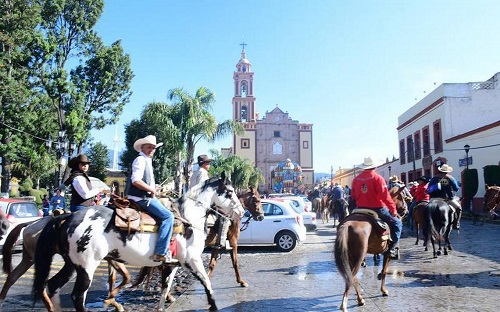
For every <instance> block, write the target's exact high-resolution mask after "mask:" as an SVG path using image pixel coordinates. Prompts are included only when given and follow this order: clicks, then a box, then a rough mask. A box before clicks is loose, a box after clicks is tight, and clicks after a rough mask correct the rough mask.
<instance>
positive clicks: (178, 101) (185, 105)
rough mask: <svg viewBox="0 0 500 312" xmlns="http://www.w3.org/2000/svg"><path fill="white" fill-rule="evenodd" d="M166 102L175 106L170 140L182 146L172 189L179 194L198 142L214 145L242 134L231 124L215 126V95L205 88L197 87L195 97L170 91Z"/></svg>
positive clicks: (228, 122)
mask: <svg viewBox="0 0 500 312" xmlns="http://www.w3.org/2000/svg"><path fill="white" fill-rule="evenodd" d="M168 99H169V100H170V101H173V102H174V106H173V109H172V115H171V116H170V117H171V119H172V122H173V124H174V125H175V126H176V128H177V129H178V137H177V138H173V140H176V139H177V143H178V146H182V148H180V149H179V152H178V155H177V173H176V176H175V188H176V190H177V191H178V192H180V189H181V188H180V185H181V176H182V178H183V180H184V183H185V184H186V186H187V187H189V179H190V177H191V172H192V170H191V167H192V164H193V162H194V151H195V147H196V144H197V143H198V142H200V140H202V139H203V140H205V141H207V142H214V141H216V140H217V139H220V138H223V137H225V136H226V135H229V134H231V133H233V132H235V133H237V134H242V133H243V131H244V130H243V127H242V126H241V125H240V124H239V123H237V122H234V121H232V120H226V121H223V122H221V123H217V121H216V119H215V117H214V116H213V115H212V113H211V111H212V107H213V103H215V94H214V93H213V92H212V91H210V90H209V89H208V88H206V87H200V88H199V89H198V90H197V91H196V94H195V96H194V97H193V96H192V95H190V94H189V93H188V92H186V91H185V90H184V89H182V88H175V89H172V90H170V91H169V93H168ZM183 156H184V159H185V163H184V164H183V163H182V159H183Z"/></svg>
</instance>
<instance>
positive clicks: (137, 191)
mask: <svg viewBox="0 0 500 312" xmlns="http://www.w3.org/2000/svg"><path fill="white" fill-rule="evenodd" d="M162 145H163V143H158V144H157V143H156V137H155V136H154V135H148V136H146V137H144V138H141V139H138V140H137V141H135V143H134V149H135V150H136V151H137V152H139V155H138V156H137V157H136V158H135V159H134V161H133V163H132V170H131V175H130V178H129V182H130V183H129V184H128V185H127V198H128V199H129V200H132V201H134V202H135V203H136V204H137V205H139V206H140V207H141V208H142V209H144V210H145V211H146V212H148V213H149V214H150V215H152V216H153V217H154V218H155V219H156V220H157V223H158V240H157V242H156V247H155V253H154V255H153V256H152V260H153V261H155V262H172V261H173V260H172V252H171V251H170V250H169V248H168V247H169V244H170V240H171V238H172V233H173V228H174V215H173V214H172V212H171V211H170V210H169V209H168V208H167V207H165V206H163V204H162V203H161V201H160V200H159V199H158V198H156V191H157V186H156V184H155V177H154V174H153V164H152V158H153V155H154V153H155V151H156V149H157V148H158V147H160V146H162Z"/></svg>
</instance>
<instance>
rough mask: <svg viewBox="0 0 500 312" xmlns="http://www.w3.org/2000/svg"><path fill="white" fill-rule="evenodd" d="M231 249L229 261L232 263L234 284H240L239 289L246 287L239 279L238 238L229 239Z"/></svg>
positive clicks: (245, 283) (243, 281)
mask: <svg viewBox="0 0 500 312" xmlns="http://www.w3.org/2000/svg"><path fill="white" fill-rule="evenodd" d="M231 247H233V249H232V250H231V251H230V253H229V254H230V255H231V261H232V263H233V268H234V274H235V275H236V282H237V283H238V284H240V286H241V287H248V283H247V282H246V281H245V280H243V279H242V278H241V275H240V268H239V265H238V238H237V237H234V236H233V237H231Z"/></svg>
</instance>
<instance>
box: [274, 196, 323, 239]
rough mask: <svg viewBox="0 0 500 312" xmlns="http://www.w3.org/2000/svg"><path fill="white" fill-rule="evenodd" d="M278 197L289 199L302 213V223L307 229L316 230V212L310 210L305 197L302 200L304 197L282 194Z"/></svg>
mask: <svg viewBox="0 0 500 312" xmlns="http://www.w3.org/2000/svg"><path fill="white" fill-rule="evenodd" d="M280 198H283V199H289V200H291V201H292V203H293V204H294V205H295V206H296V207H298V208H299V211H300V213H301V214H302V217H303V218H304V225H305V226H306V229H307V230H309V231H314V230H316V228H317V227H318V226H317V224H316V213H315V212H312V210H311V209H310V208H309V207H308V205H307V203H306V201H305V200H307V199H305V200H304V198H303V197H300V196H284V197H280ZM307 201H309V200H307ZM309 203H310V201H309Z"/></svg>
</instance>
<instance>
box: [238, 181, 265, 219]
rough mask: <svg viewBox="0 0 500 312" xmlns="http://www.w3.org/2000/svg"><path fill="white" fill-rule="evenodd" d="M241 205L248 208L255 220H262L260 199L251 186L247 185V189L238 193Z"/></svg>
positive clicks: (262, 213) (262, 212)
mask: <svg viewBox="0 0 500 312" xmlns="http://www.w3.org/2000/svg"><path fill="white" fill-rule="evenodd" d="M238 198H239V199H240V202H241V203H242V205H243V206H244V207H245V208H246V209H248V211H249V212H250V214H251V215H252V217H253V219H254V220H255V221H262V220H264V210H263V209H262V202H261V200H260V194H259V192H258V191H257V190H256V189H254V187H253V186H250V187H249V191H248V192H245V193H242V194H240V195H238Z"/></svg>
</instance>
